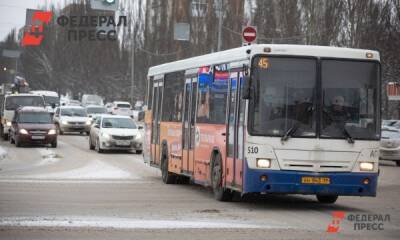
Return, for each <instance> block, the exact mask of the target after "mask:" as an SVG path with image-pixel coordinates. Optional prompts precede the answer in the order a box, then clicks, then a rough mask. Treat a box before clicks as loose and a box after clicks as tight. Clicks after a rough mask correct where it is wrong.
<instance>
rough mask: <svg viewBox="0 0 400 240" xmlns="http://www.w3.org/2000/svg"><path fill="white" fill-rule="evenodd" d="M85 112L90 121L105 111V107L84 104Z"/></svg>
mask: <svg viewBox="0 0 400 240" xmlns="http://www.w3.org/2000/svg"><path fill="white" fill-rule="evenodd" d="M86 113H87V115H88V117H89V118H91V120H92V123H93V119H94V118H95V117H96V116H98V115H101V114H105V113H107V109H106V108H105V107H103V106H98V105H88V106H86Z"/></svg>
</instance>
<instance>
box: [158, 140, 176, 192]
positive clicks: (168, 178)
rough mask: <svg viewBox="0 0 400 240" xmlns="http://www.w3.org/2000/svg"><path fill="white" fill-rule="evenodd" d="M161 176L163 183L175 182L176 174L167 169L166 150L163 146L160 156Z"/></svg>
mask: <svg viewBox="0 0 400 240" xmlns="http://www.w3.org/2000/svg"><path fill="white" fill-rule="evenodd" d="M161 178H162V181H163V182H164V183H165V184H172V183H175V182H176V175H175V174H173V173H170V172H169V171H168V152H167V150H166V149H165V147H163V151H162V156H161Z"/></svg>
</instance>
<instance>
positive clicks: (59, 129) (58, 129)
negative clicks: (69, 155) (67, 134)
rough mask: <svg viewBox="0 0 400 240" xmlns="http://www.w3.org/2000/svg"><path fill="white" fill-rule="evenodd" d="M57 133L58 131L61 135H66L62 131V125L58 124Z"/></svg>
mask: <svg viewBox="0 0 400 240" xmlns="http://www.w3.org/2000/svg"><path fill="white" fill-rule="evenodd" d="M57 131H58V134H59V135H63V134H64V132H63V131H61V128H60V125H58V124H57Z"/></svg>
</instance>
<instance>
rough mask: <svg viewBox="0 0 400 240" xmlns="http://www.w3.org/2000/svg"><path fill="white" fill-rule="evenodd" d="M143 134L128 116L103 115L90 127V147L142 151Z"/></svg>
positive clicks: (100, 150)
mask: <svg viewBox="0 0 400 240" xmlns="http://www.w3.org/2000/svg"><path fill="white" fill-rule="evenodd" d="M142 142H143V135H142V133H140V131H139V129H138V127H137V126H136V124H135V122H134V121H133V120H132V119H131V118H130V117H128V116H115V115H101V116H100V117H97V118H96V122H95V123H94V124H93V125H92V127H91V129H90V136H89V148H90V149H92V150H93V149H95V150H96V151H97V152H99V153H100V152H103V151H104V150H128V151H133V150H134V151H136V153H141V152H142Z"/></svg>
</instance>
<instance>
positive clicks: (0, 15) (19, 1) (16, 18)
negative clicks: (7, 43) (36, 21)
mask: <svg viewBox="0 0 400 240" xmlns="http://www.w3.org/2000/svg"><path fill="white" fill-rule="evenodd" d="M57 2H58V3H61V2H64V0H0V41H2V40H3V39H4V38H5V37H6V36H7V34H8V33H9V32H10V30H11V29H12V28H17V30H18V29H19V28H21V27H22V26H23V25H24V24H25V11H26V9H27V8H36V7H37V6H43V5H47V4H48V3H57Z"/></svg>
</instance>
